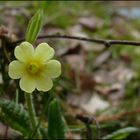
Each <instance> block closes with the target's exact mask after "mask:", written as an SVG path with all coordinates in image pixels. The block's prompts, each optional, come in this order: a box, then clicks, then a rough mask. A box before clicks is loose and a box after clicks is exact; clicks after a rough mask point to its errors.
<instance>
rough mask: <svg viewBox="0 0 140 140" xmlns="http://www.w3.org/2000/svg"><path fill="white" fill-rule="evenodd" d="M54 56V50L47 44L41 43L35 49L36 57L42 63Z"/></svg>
mask: <svg viewBox="0 0 140 140" xmlns="http://www.w3.org/2000/svg"><path fill="white" fill-rule="evenodd" d="M53 56H54V49H53V48H51V47H50V46H49V45H48V44H47V43H41V44H39V45H38V46H37V48H36V49H35V57H36V58H37V59H38V60H41V61H42V62H45V61H47V60H49V59H51V58H52V57H53Z"/></svg>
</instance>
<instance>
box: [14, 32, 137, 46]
mask: <svg viewBox="0 0 140 140" xmlns="http://www.w3.org/2000/svg"><path fill="white" fill-rule="evenodd" d="M45 38H51V39H52V38H57V39H73V40H81V41H88V42H95V43H98V44H104V45H105V47H110V46H111V45H134V46H140V42H139V41H128V40H106V39H95V38H87V37H78V36H68V35H42V36H39V37H38V38H37V39H45ZM24 40H25V39H24V38H22V39H19V40H17V41H14V42H11V43H12V44H13V45H17V44H18V43H20V42H22V41H24Z"/></svg>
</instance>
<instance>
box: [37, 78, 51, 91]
mask: <svg viewBox="0 0 140 140" xmlns="http://www.w3.org/2000/svg"><path fill="white" fill-rule="evenodd" d="M52 86H53V82H52V80H51V79H49V78H46V77H43V76H40V77H38V79H37V81H36V88H37V89H38V90H40V91H48V90H50V89H51V88H52Z"/></svg>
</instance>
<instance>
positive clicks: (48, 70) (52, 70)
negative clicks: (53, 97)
mask: <svg viewBox="0 0 140 140" xmlns="http://www.w3.org/2000/svg"><path fill="white" fill-rule="evenodd" d="M60 74H61V64H60V62H59V61H57V60H50V61H49V62H48V63H47V64H46V65H45V70H44V72H43V75H46V77H50V78H56V77H58V76H59V75H60Z"/></svg>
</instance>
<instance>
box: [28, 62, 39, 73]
mask: <svg viewBox="0 0 140 140" xmlns="http://www.w3.org/2000/svg"><path fill="white" fill-rule="evenodd" d="M27 71H28V72H29V73H31V74H36V73H37V72H38V71H39V65H38V64H37V63H35V62H31V63H29V64H28V65H27Z"/></svg>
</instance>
